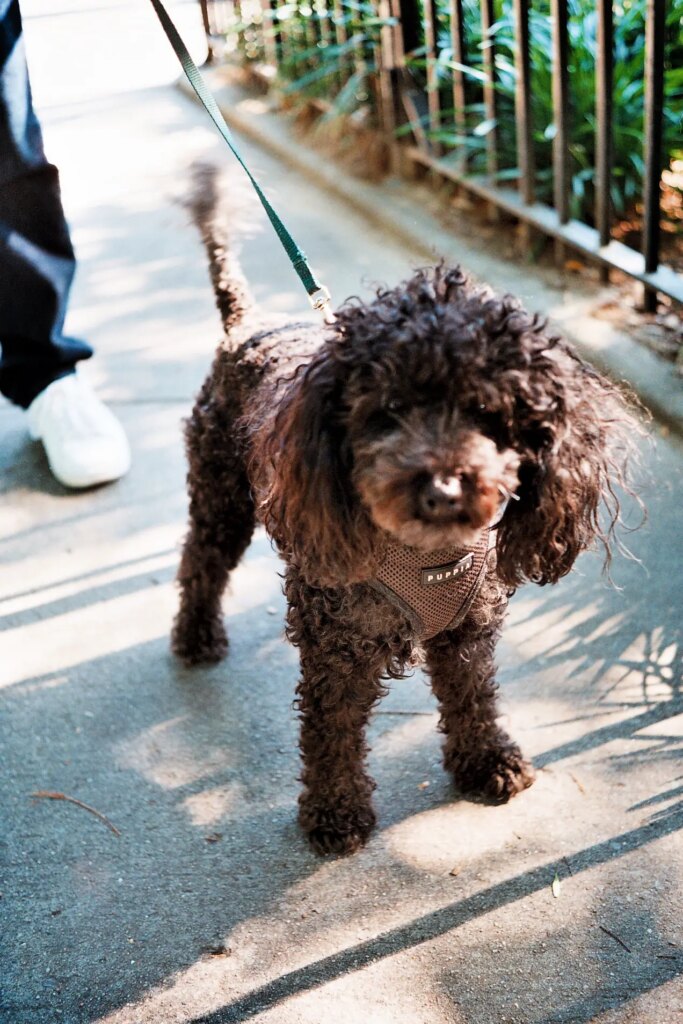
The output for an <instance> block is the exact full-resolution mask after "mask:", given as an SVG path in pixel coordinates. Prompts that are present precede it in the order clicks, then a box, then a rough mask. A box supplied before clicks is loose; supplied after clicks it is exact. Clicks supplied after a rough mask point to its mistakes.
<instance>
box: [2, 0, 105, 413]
mask: <svg viewBox="0 0 683 1024" xmlns="http://www.w3.org/2000/svg"><path fill="white" fill-rule="evenodd" d="M75 268H76V264H75V260H74V252H73V248H72V246H71V239H70V238H69V229H68V227H67V225H66V221H65V219H64V211H63V209H62V202H61V198H60V192H59V178H58V174H57V168H56V167H53V166H52V164H49V163H48V162H47V160H46V158H45V152H44V150H43V138H42V134H41V131H40V125H39V123H38V119H37V118H36V115H35V112H34V110H33V105H32V103H31V87H30V84H29V79H28V71H27V68H26V56H25V52H24V40H23V36H22V31H21V13H20V11H19V0H0V348H1V351H2V357H1V358H0V392H2V394H3V395H5V397H6V398H9V399H10V401H12V402H15V403H16V404H17V405H21V406H24V407H26V406H28V405H30V404H31V402H32V401H33V399H34V398H35V397H36V395H38V394H39V393H40V392H41V391H42V390H43V388H45V387H47V385H48V384H50V383H52V381H53V380H56V379H57V378H58V377H63V376H65V374H67V373H72V372H73V368H74V366H75V364H76V362H77V361H78V360H79V359H87V357H88V356H90V355H92V349H91V348H89V346H88V345H85V344H84V343H83V342H82V341H77V340H75V339H74V338H66V337H65V336H64V335H63V334H62V327H63V325H64V317H65V315H66V306H67V301H68V297H69V290H70V288H71V281H72V279H73V276H74V271H75Z"/></svg>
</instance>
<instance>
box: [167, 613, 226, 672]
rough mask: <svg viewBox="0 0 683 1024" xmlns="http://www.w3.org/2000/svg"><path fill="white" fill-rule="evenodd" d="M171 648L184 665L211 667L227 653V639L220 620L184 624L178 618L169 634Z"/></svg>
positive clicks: (189, 666) (204, 620) (203, 620)
mask: <svg viewBox="0 0 683 1024" xmlns="http://www.w3.org/2000/svg"><path fill="white" fill-rule="evenodd" d="M171 648H172V650H173V653H174V654H175V655H176V656H177V657H178V658H180V660H181V661H182V662H183V664H184V665H187V667H188V668H191V667H192V666H193V665H213V664H215V663H216V662H217V661H221V659H222V658H224V657H225V655H226V654H227V653H228V637H227V634H226V632H225V626H224V625H223V622H222V621H221V620H220V619H213V620H207V619H202V620H201V621H196V620H195V621H193V622H185V621H183V620H181V618H180V616H179V617H178V619H177V620H176V623H175V625H174V627H173V633H172V634H171Z"/></svg>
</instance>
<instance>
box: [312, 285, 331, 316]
mask: <svg viewBox="0 0 683 1024" xmlns="http://www.w3.org/2000/svg"><path fill="white" fill-rule="evenodd" d="M308 299H309V301H310V303H311V305H312V306H313V309H315V310H317V312H318V313H322V314H323V319H324V321H325V323H326V324H332V323H334V319H335V317H334V313H333V312H332V310H331V309H330V302H331V301H332V296H331V295H330V290H329V288H326V287H325V285H324V284H321V285H320V287H319V288H318V289H317V290H316V291H314V292H311V294H310V295H309V296H308Z"/></svg>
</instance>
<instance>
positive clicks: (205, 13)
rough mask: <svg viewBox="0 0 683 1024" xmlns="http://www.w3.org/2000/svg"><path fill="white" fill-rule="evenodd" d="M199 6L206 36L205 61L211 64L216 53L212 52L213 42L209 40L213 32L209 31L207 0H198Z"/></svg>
mask: <svg viewBox="0 0 683 1024" xmlns="http://www.w3.org/2000/svg"><path fill="white" fill-rule="evenodd" d="M199 6H200V7H201V10H202V24H203V25H204V35H205V36H206V51H207V52H206V61H205V63H206V64H213V62H214V58H215V56H216V55H215V53H214V49H213V42H212V40H211V36H212V35H213V33H212V31H211V22H210V20H209V8H208V0H199Z"/></svg>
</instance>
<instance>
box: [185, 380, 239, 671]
mask: <svg viewBox="0 0 683 1024" xmlns="http://www.w3.org/2000/svg"><path fill="white" fill-rule="evenodd" d="M210 381H211V378H210V379H209V381H207V384H206V385H205V387H204V389H203V391H202V392H201V393H200V395H199V398H198V400H197V403H196V405H195V408H194V411H193V413H192V416H191V418H190V420H189V421H188V423H187V428H186V441H187V453H188V458H189V472H188V478H187V479H188V488H189V492H190V527H189V530H188V533H187V537H186V538H185V546H184V548H183V554H182V559H181V562H180V568H179V571H178V582H179V584H180V590H181V597H180V610H179V612H178V614H177V616H176V619H175V623H174V626H173V635H172V646H173V650H174V652H175V653H176V654H177V655H178V657H179V658H182V660H183V661H184V662H185V664H187V665H195V664H198V663H200V662H214V661H219V660H220V659H221V658H222V657H223V656H224V655H225V653H226V651H227V643H228V642H227V636H226V632H225V626H224V624H223V614H222V609H221V597H222V594H223V591H224V589H225V586H226V584H227V581H228V576H229V574H230V572H231V570H232V569H234V568H235V566H236V565H237V563H238V562H239V560H240V558H241V557H242V554H243V553H244V550H245V548H246V547H247V545H248V544H249V541H250V540H251V535H252V533H253V530H254V522H255V515H254V503H253V500H252V497H251V493H250V488H249V481H248V478H247V473H246V469H245V466H244V461H243V458H242V454H241V452H240V450H239V446H238V444H237V439H236V437H235V432H234V421H235V418H236V417H235V412H234V411H231V410H230V409H229V408H226V405H225V404H223V405H219V404H218V403H216V402H215V400H212V398H211V387H210Z"/></svg>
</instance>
